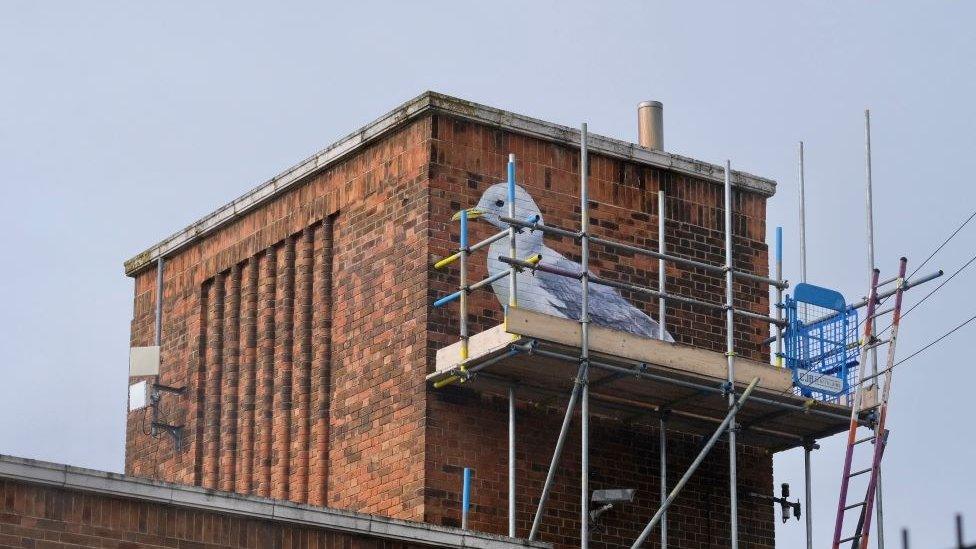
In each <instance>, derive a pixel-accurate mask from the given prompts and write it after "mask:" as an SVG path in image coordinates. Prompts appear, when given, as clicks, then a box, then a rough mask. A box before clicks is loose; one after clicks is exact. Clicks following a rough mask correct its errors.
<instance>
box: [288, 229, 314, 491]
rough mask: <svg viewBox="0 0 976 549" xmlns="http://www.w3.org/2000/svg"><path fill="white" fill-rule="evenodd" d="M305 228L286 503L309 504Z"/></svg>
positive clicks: (308, 246)
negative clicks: (290, 501) (287, 501)
mask: <svg viewBox="0 0 976 549" xmlns="http://www.w3.org/2000/svg"><path fill="white" fill-rule="evenodd" d="M312 236H313V232H312V229H311V228H306V229H305V230H304V231H302V234H301V235H300V236H299V237H298V239H297V242H296V245H295V311H294V313H295V316H294V318H295V325H294V334H295V341H294V363H293V365H292V391H291V394H292V416H291V469H290V473H291V475H290V483H289V490H288V496H289V497H288V499H290V500H292V501H295V502H298V503H305V502H306V501H308V457H309V449H308V434H309V430H310V426H309V421H310V417H309V403H310V400H309V370H310V368H311V363H312V266H313V260H312V257H313V256H312V248H313V245H314V243H313V240H312Z"/></svg>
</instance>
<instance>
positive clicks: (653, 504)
mask: <svg viewBox="0 0 976 549" xmlns="http://www.w3.org/2000/svg"><path fill="white" fill-rule="evenodd" d="M510 153H514V154H516V155H517V158H518V176H517V177H518V181H519V184H520V185H522V186H523V187H524V188H525V189H527V190H529V191H530V192H531V193H532V195H533V196H534V197H535V199H536V201H537V202H538V203H539V204H540V206H541V209H542V213H543V215H544V217H545V219H546V221H547V222H548V223H552V224H556V225H559V226H563V227H569V228H575V229H578V228H579V209H578V208H579V205H578V204H579V194H578V193H579V187H578V180H579V169H580V167H579V133H578V132H577V131H576V130H573V129H570V128H566V127H563V126H559V125H556V124H552V123H548V122H544V121H540V120H536V119H532V118H528V117H525V116H521V115H517V114H513V113H510V112H505V111H501V110H498V109H494V108H490V107H486V106H482V105H477V104H474V103H470V102H467V101H463V100H459V99H456V98H452V97H447V96H444V95H440V94H436V93H430V92H428V93H424V94H422V95H420V96H419V97H417V98H415V99H412V100H410V101H408V102H407V103H405V104H404V105H402V106H400V107H399V108H397V109H396V110H394V111H392V112H390V113H388V114H387V115H385V116H383V117H381V118H379V119H378V120H376V121H375V122H373V123H371V124H369V125H367V126H365V127H364V128H362V129H360V130H358V131H356V132H355V133H353V134H350V135H349V136H348V137H346V138H344V139H342V140H340V141H338V142H337V143H335V144H333V145H332V146H330V147H328V148H327V149H325V150H323V151H322V152H320V153H318V154H316V155H314V156H312V157H311V158H309V159H307V160H305V161H303V162H302V163H300V164H298V165H296V166H294V167H293V168H291V169H289V170H287V171H285V172H283V173H282V174H281V175H279V176H277V177H275V178H274V179H272V180H270V181H268V182H266V183H264V184H262V185H261V186H259V187H257V188H255V189H254V190H252V191H250V192H248V193H247V194H245V195H243V196H242V197H240V198H238V199H237V200H235V201H233V202H231V203H229V204H227V205H226V206H224V207H222V208H220V209H218V210H217V211H215V212H214V213H212V214H210V215H208V216H207V217H205V218H203V219H201V220H199V221H198V222H196V223H194V224H193V225H191V226H189V227H187V228H186V229H184V230H183V231H180V232H178V233H176V234H174V235H173V236H171V237H169V238H167V239H165V240H163V241H162V242H160V243H159V244H157V245H155V246H152V247H150V248H149V249H148V250H146V251H145V252H143V253H142V254H139V255H138V256H136V257H134V258H132V259H130V260H129V261H127V262H126V263H125V271H126V274H127V275H129V276H131V277H132V278H133V279H134V281H135V304H134V313H133V320H132V338H131V344H132V346H133V347H143V346H152V345H153V344H154V338H155V331H156V305H155V304H156V302H157V276H158V275H159V274H160V272H159V271H158V269H159V266H160V265H161V264H162V265H163V269H162V276H161V279H162V295H161V303H162V309H161V311H160V313H161V315H160V316H161V319H162V322H161V325H160V328H161V331H160V341H159V347H160V357H161V359H160V367H159V377H158V382H159V383H161V384H164V385H167V386H173V387H184V388H186V390H185V392H184V393H183V394H181V395H164V396H163V397H162V399H161V401H160V404H159V419H160V421H161V422H165V423H169V424H173V425H180V426H182V427H183V444H182V447H181V448H179V449H177V448H176V446H175V445H174V441H173V439H172V438H169V437H166V436H157V437H152V436H149V435H147V434H146V424H147V423H146V422H147V413H148V412H147V409H146V408H143V409H140V410H135V411H132V412H130V414H129V418H128V429H127V440H126V460H125V463H126V473H127V474H128V475H131V476H135V477H146V478H151V479H158V480H161V481H167V482H173V483H179V484H186V485H192V486H198V487H202V488H205V489H212V490H220V491H225V492H236V493H239V494H244V495H253V496H259V497H268V498H274V499H278V500H288V501H291V502H295V503H298V504H305V503H307V504H311V505H314V506H327V507H329V508H334V509H340V510H349V511H355V512H361V513H370V514H375V515H380V516H385V517H390V518H393V519H402V520H407V521H416V522H424V523H429V524H432V525H443V526H457V525H459V523H460V486H461V483H460V474H461V470H462V468H464V467H471V468H473V470H474V489H473V508H472V512H471V528H472V529H474V530H477V531H482V532H488V533H495V534H503V533H505V532H506V531H507V529H506V524H507V491H506V490H507V488H506V486H507V453H506V443H507V432H508V431H507V429H508V403H507V401H506V400H505V399H504V398H500V397H499V396H498V395H497V394H494V393H492V392H491V391H481V390H475V389H473V388H471V387H468V386H467V385H466V384H462V385H460V386H451V387H447V388H444V389H434V388H433V387H432V385H431V384H430V383H428V379H427V378H428V375H429V374H431V373H432V372H433V371H434V358H435V354H436V353H437V351H438V350H439V349H441V348H443V347H445V346H448V345H450V344H452V343H454V342H455V341H456V340H457V330H458V320H457V315H456V312H454V311H452V310H450V309H449V308H446V309H435V308H433V307H432V306H431V303H432V301H433V300H434V299H435V298H436V297H439V296H440V295H443V294H444V293H446V292H450V291H453V290H456V289H457V285H458V279H457V276H456V273H452V272H450V271H440V270H435V269H434V268H433V267H432V263H433V262H434V261H436V260H437V259H439V258H441V257H444V256H446V255H449V254H451V253H452V252H453V251H455V250H456V248H457V246H458V237H457V230H456V225H455V224H454V223H453V222H452V221H451V216H452V214H453V213H454V212H456V211H457V210H459V209H461V208H466V207H470V206H471V205H474V204H475V203H477V202H478V199H479V197H480V196H481V194H482V193H483V192H484V190H485V189H486V188H487V187H488V186H490V185H491V184H493V183H495V182H498V181H502V180H504V179H505V170H506V162H507V159H508V155H509V154H510ZM723 174H724V172H723V169H722V167H720V166H715V165H712V164H708V163H705V162H700V161H697V160H693V159H689V158H685V157H681V156H678V155H674V154H670V153H667V152H663V151H654V150H648V149H645V148H642V147H640V146H638V145H634V144H631V143H626V142H622V141H618V140H614V139H609V138H604V137H599V136H592V135H591V136H590V189H591V190H590V199H591V203H592V205H591V224H592V226H593V231H594V232H599V234H600V235H601V236H604V237H606V238H611V239H614V240H617V241H622V242H627V243H630V244H633V245H636V246H643V247H647V248H652V247H655V246H656V242H657V238H658V235H657V228H656V227H657V217H656V212H657V193H658V191H659V190H663V191H664V193H665V195H666V197H667V198H666V212H667V218H668V228H667V231H668V234H667V239H668V242H669V243H671V244H670V245H669V247H670V250H669V251H671V252H672V253H675V254H677V255H682V256H685V257H689V258H693V259H697V260H701V261H708V262H711V263H715V264H721V263H722V262H723V261H724V255H723V234H724V233H723V227H722V223H723V221H722V219H723V205H722V200H723V197H722V185H721V183H722V178H723V176H724V175H723ZM733 185H734V197H733V206H734V207H733V210H734V234H735V240H734V244H735V260H736V268H738V269H741V270H743V271H748V272H751V273H754V274H757V275H761V276H766V275H767V273H768V262H769V258H768V254H767V245H766V243H765V234H766V227H765V208H766V200H767V199H768V198H769V197H770V196H772V194H773V193H774V191H775V183H774V182H772V181H770V180H768V179H764V178H761V177H756V176H753V175H750V174H746V173H742V172H734V173H733ZM472 230H473V231H474V232H473V235H472V240H473V241H474V240H479V239H481V238H484V237H487V236H488V235H489V234H491V231H492V230H491V229H490V227H488V226H487V225H483V224H477V223H473V224H472ZM547 244H548V245H549V246H552V247H553V248H556V249H557V250H559V251H560V252H561V253H563V254H564V255H566V256H567V257H576V259H578V251H577V249H576V248H575V247H574V244H573V243H572V242H569V241H565V242H564V241H560V240H559V239H552V240H549V241H547ZM574 254H576V255H574ZM160 258H162V262H160V261H158V260H159V259H160ZM470 268H471V271H472V272H471V275H470V276H471V278H472V279H474V280H477V279H480V278H481V277H483V276H485V274H486V267H485V263H484V261H483V259H479V260H477V261H475V260H472V262H471V267H470ZM591 268H592V269H593V270H594V271H596V272H597V273H599V274H600V275H602V276H605V277H607V278H611V279H615V280H619V281H623V282H634V283H636V282H640V281H649V280H656V279H657V272H658V271H657V269H658V267H657V261H656V260H651V259H645V258H641V257H640V256H634V255H631V256H627V257H621V256H619V255H617V254H612V253H609V251H605V250H599V249H595V250H594V252H593V254H592V265H591ZM666 275H667V281H668V288H669V291H671V292H674V293H676V294H679V295H686V296H689V297H695V298H697V299H702V300H708V301H714V302H721V301H722V299H723V298H724V286H723V280H722V277H721V275H715V274H710V273H708V272H704V271H701V270H699V269H692V268H684V267H680V266H673V265H669V266H668V268H667V272H666ZM736 296H737V302H736V307H739V308H742V309H745V310H749V311H753V312H756V313H758V314H764V315H765V314H768V313H769V297H768V289H767V287H766V286H765V285H764V284H759V283H756V284H753V283H750V282H748V281H746V282H741V281H740V282H737V284H736ZM624 297H626V298H627V299H628V300H629V301H630V302H631V303H633V304H635V305H636V306H638V307H640V308H642V309H643V310H645V311H646V312H648V313H651V312H652V311H656V307H657V304H656V301H653V300H650V299H647V298H645V297H643V296H642V295H639V294H637V293H626V292H625V293H624ZM469 309H470V311H472V315H471V320H472V323H471V326H470V328H471V330H472V332H479V331H482V330H487V329H489V328H490V327H492V326H494V325H496V324H498V323H500V322H502V319H503V310H502V308H501V306H500V305H499V303H498V300H497V299H496V298H495V297H494V296H492V295H491V293H490V292H485V293H481V294H472V296H471V299H470V304H469ZM668 319H669V324H668V329H669V331H670V333H671V334H672V335H673V336H674V338H675V340H676V342H677V343H678V344H682V345H686V346H693V347H697V348H701V349H706V350H710V351H719V352H724V350H725V349H724V345H725V335H724V333H725V331H724V325H723V324H722V320H721V318H720V317H719V316H717V315H712V314H711V313H709V312H708V311H707V310H702V309H701V308H700V307H695V306H692V305H683V304H677V303H669V304H668ZM737 322H738V323H737V326H736V329H737V339H736V348H737V352H738V353H739V355H741V356H742V357H744V358H749V359H753V360H755V361H762V362H765V361H768V353H769V349H768V348H767V347H766V346H764V345H763V343H762V341H763V340H764V339H765V338H766V337H767V336H768V326H767V325H766V324H765V323H763V322H761V321H755V320H748V319H740V320H738V321H737ZM139 379H140V378H136V379H133V382H135V381H138V380H139ZM520 395H523V394H522V393H520ZM608 398H609V397H608ZM564 406H565V395H562V396H560V395H558V394H555V393H553V394H550V395H548V396H547V395H544V394H542V393H533V392H531V391H528V392H526V393H524V395H523V396H520V398H519V399H518V406H517V415H518V433H517V462H516V469H517V477H518V492H517V494H518V495H517V500H516V502H517V509H518V515H517V535H518V536H520V537H521V536H526V535H527V534H528V528H529V526H530V524H531V522H532V517H533V513H534V511H535V506H536V503H537V502H538V498H539V492H540V490H541V487H542V483H543V481H544V479H545V476H546V472H547V468H548V464H549V459H550V458H551V455H552V449H553V445H554V443H555V437H556V433H557V432H558V431H559V425H560V423H561V420H562V409H563V408H564ZM610 410H611V408H609V407H608V408H606V409H605V410H604V411H602V412H601V413H599V414H597V415H596V416H595V417H594V418H593V422H594V423H593V426H592V427H591V431H592V434H591V436H592V441H591V458H590V459H591V481H590V487H591V488H593V489H598V488H616V487H629V488H636V490H637V492H636V493H637V496H636V498H635V500H634V501H633V502H632V503H631V504H629V505H625V506H622V507H620V508H619V509H615V510H614V511H613V512H611V513H607V514H606V515H605V517H604V518H602V519H601V522H600V524H599V525H598V528H597V529H596V530H595V531H594V533H593V544H594V545H595V546H600V547H616V546H620V545H623V544H629V543H631V542H632V541H633V538H634V537H635V535H636V533H637V532H639V530H640V528H641V527H642V526H643V524H644V523H645V522H646V520H647V519H648V518H649V517H650V516H651V515H652V514H653V512H654V511H655V510H656V509H657V506H658V503H659V501H658V493H659V487H660V485H659V480H658V471H659V469H658V460H657V448H658V447H657V440H658V432H657V430H656V429H657V425H658V420H657V418H656V417H655V416H654V415H653V414H647V413H640V410H639V409H638V410H637V411H636V412H634V411H633V410H631V411H629V412H627V411H626V410H625V411H624V412H626V413H623V412H621V413H612V412H611V411H610ZM667 436H668V441H669V443H668V459H669V462H670V464H669V471H670V472H671V473H672V474H673V475H674V478H675V479H676V478H677V476H678V475H680V474H681V472H683V471H684V469H685V468H686V467H687V466H688V464H689V463H690V461H691V459H692V458H693V457H694V455H695V454H696V453H697V451H698V450H699V448H700V446H701V444H702V431H700V430H697V429H693V428H687V429H686V428H684V427H682V425H681V424H680V423H676V424H675V426H674V428H673V430H671V431H669V432H668V433H667ZM571 440H577V439H576V438H571ZM745 440H746V442H745V445H742V446H740V448H739V455H740V460H739V467H738V469H739V470H738V474H739V485H740V490H739V492H740V493H743V494H744V493H747V492H749V491H755V492H759V493H767V494H768V493H771V492H772V472H773V469H772V454H771V450H772V449H773V447H774V446H775V445H773V444H767V443H759V442H752V443H750V442H749V440H748V439H745ZM727 456H728V454H727V448H723V447H722V446H721V445H720V446H719V447H718V448H717V449H716V450H715V451H714V452H713V453H712V454H710V456H709V457H708V458H707V460H706V462H705V465H704V466H703V467H702V469H700V470H699V472H698V473H697V474H696V475H695V476H694V477H693V479H692V481H691V483H690V484H689V485H688V487H687V488H686V489H685V491H684V492H683V493H682V495H681V496H680V497H679V499H678V500H677V501H676V503H675V506H674V507H673V508H672V511H671V512H669V535H670V540H671V541H670V546H671V547H675V548H688V547H711V546H717V547H721V546H726V545H727V544H728V535H729V534H728V532H729V528H728V523H729V486H728V481H727V479H728V474H729V470H728V457H727ZM579 463H580V455H579V448H578V444H568V445H567V449H566V452H565V453H564V455H563V459H562V468H561V469H560V472H559V474H558V476H557V482H556V485H555V487H554V490H553V496H552V499H551V501H550V504H549V506H548V508H547V511H546V514H545V517H544V520H543V522H542V531H541V538H540V539H541V540H543V541H548V542H552V543H554V544H555V545H556V546H558V547H572V546H575V545H578V543H579V539H578V537H579V524H578V514H579V501H578V498H579V495H578V494H579V490H580V481H579V467H580V465H579ZM773 525H774V511H773V509H772V508H771V507H770V505H769V504H768V503H766V502H763V501H758V500H752V499H749V498H748V497H742V498H740V503H739V531H740V539H741V540H742V543H743V544H744V546H747V547H772V546H773V544H774V532H773ZM649 543H656V541H654V542H649Z"/></svg>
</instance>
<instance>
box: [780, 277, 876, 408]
mask: <svg viewBox="0 0 976 549" xmlns="http://www.w3.org/2000/svg"><path fill="white" fill-rule="evenodd" d="M785 306H786V321H787V323H788V325H787V328H786V335H785V336H784V339H785V340H786V353H785V355H786V356H785V358H786V366H787V367H788V368H789V369H790V370H792V371H793V382H794V384H795V386H796V387H795V391H796V393H797V394H799V395H802V396H806V397H810V398H814V399H817V400H822V401H826V402H837V401H839V400H840V397H842V396H843V395H846V394H847V393H848V392H849V391H850V388H851V385H852V384H853V383H854V379H853V378H854V375H855V373H856V368H855V366H856V365H857V361H858V352H859V350H858V338H857V324H858V322H857V310H856V309H853V308H851V307H848V306H847V303H846V301H845V300H844V296H843V295H841V294H840V293H839V292H837V291H834V290H830V289H828V288H821V287H819V286H814V285H813V284H798V285H797V286H796V288H795V289H794V291H793V295H792V296H787V297H786V305H785Z"/></svg>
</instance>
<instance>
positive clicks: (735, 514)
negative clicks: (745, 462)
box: [725, 160, 739, 549]
mask: <svg viewBox="0 0 976 549" xmlns="http://www.w3.org/2000/svg"><path fill="white" fill-rule="evenodd" d="M732 303H733V289H732V162H731V161H730V160H726V161H725V355H726V357H727V359H728V374H729V408H730V409H731V408H732V407H733V406H735V332H734V327H733V323H734V322H735V317H734V315H733V312H732V307H733V305H732ZM728 430H729V496H730V500H729V502H730V512H731V517H730V519H731V521H730V529H731V532H730V536H729V538H730V539H731V541H732V545H731V547H732V549H739V498H738V493H737V492H738V491H737V486H736V483H737V475H736V460H735V452H736V448H735V430H736V421H735V417H733V418H732V421H730V422H729V426H728Z"/></svg>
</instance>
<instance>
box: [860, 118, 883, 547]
mask: <svg viewBox="0 0 976 549" xmlns="http://www.w3.org/2000/svg"><path fill="white" fill-rule="evenodd" d="M864 176H865V209H866V210H867V212H866V213H867V231H868V262H869V265H868V272H869V273H874V268H875V263H874V197H873V190H872V183H873V181H872V174H871V110H870V109H864ZM869 276H873V274H872V275H869ZM876 335H877V326H876V325H875V324H872V329H871V339H872V340H873V339H874V338H875V336H876ZM871 375H872V376H874V377H872V379H877V378H878V349H877V347H873V348H872V349H871ZM874 385H875V382H873V381H872V382H871V383H870V384H869V385H868V386H866V387H863V388H862V389H861V390H865V391H868V390H870V389H871V387H873V386H874ZM875 500H876V503H877V506H878V549H884V510H883V508H882V505H881V500H882V497H881V469H880V465H879V469H878V481H877V492H876V493H875Z"/></svg>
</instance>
